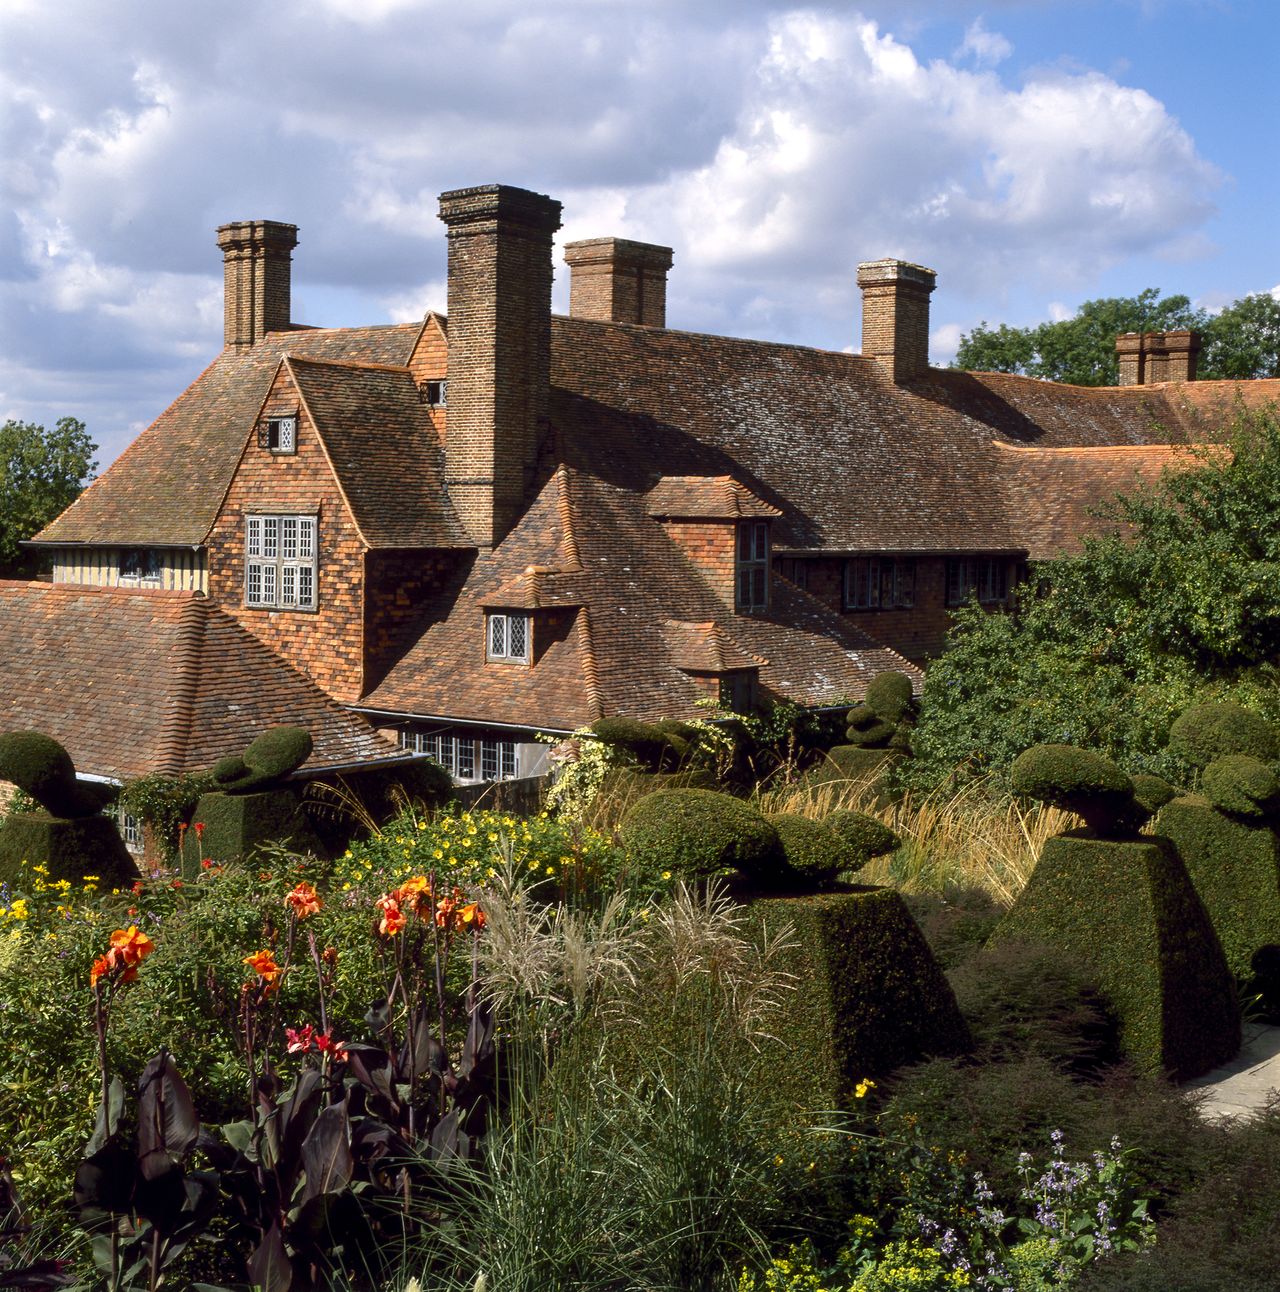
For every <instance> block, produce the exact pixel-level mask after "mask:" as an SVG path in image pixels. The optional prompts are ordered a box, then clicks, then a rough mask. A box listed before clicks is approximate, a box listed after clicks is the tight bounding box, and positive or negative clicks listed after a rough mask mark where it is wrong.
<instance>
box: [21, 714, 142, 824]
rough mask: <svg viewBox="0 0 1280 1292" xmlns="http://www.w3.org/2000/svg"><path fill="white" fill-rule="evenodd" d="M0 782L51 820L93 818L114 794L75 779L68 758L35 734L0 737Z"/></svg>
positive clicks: (57, 746)
mask: <svg viewBox="0 0 1280 1292" xmlns="http://www.w3.org/2000/svg"><path fill="white" fill-rule="evenodd" d="M0 780H2V781H11V782H12V783H13V784H14V785H16V786H17V787H18V788H19V789H20V790H22V791H23V793H25V794H27V795H29V796H30V797H31V798H33V799H35V800H36V802H37V803H39V804H40V806H41V807H42V808H44V810H45V811H46V812H47V813H48V814H49V815H50V816H53V817H62V818H72V817H89V816H96V815H97V814H98V813H99V812H101V811H102V809H103V807H105V806H106V804H108V803H109V802H110V801H111V800H112V799H113V798H115V796H116V794H117V793H118V791H117V789H116V788H115V786H112V785H104V784H102V783H100V782H94V781H78V780H76V769H75V764H74V763H73V762H72V761H71V755H70V754H68V753H67V751H66V750H65V749H64V748H63V747H62V746H61V745H60V744H59V743H58V742H57V741H56V740H54V739H53V738H52V737H51V736H46V735H44V734H43V733H42V732H39V731H10V732H8V733H6V734H5V735H0Z"/></svg>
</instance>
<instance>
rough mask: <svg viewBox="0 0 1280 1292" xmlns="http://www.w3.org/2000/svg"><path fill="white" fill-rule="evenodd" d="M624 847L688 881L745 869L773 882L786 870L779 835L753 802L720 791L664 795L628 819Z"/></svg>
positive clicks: (637, 807)
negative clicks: (774, 877)
mask: <svg viewBox="0 0 1280 1292" xmlns="http://www.w3.org/2000/svg"><path fill="white" fill-rule="evenodd" d="M620 833H621V836H622V843H623V846H624V847H625V848H626V849H627V851H628V853H630V854H631V855H632V856H633V857H634V858H635V859H636V861H637V862H638V863H639V864H641V865H642V866H644V867H646V868H648V869H650V870H652V871H656V872H658V873H662V872H664V871H670V872H671V873H672V874H673V875H676V876H680V877H684V878H700V877H703V876H707V875H714V874H716V873H718V872H720V871H723V870H727V869H732V870H740V871H742V873H743V874H745V875H748V876H750V877H752V878H753V879H759V880H762V881H767V880H768V879H769V878H770V877H771V876H774V875H776V874H777V872H778V870H779V869H780V867H781V866H782V864H783V862H782V848H781V845H780V844H779V841H778V832H777V831H776V830H775V829H774V828H773V826H772V825H770V824H769V822H768V821H767V820H766V819H765V818H764V816H763V815H761V813H760V812H758V811H757V810H756V809H755V808H753V807H752V806H751V805H750V804H749V803H744V802H743V801H742V800H741V799H736V798H734V797H733V795H732V794H720V793H717V792H716V791H715V790H700V789H682V790H660V791H659V792H658V793H656V794H650V795H647V796H646V797H645V798H642V799H641V800H640V801H639V802H638V803H636V804H635V805H634V806H633V807H632V808H631V809H630V810H629V811H628V812H627V815H626V816H625V817H623V819H622V825H621V828H620Z"/></svg>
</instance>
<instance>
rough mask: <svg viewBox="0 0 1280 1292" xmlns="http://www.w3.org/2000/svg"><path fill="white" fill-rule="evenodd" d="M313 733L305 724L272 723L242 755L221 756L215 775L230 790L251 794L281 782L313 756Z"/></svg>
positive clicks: (220, 785) (226, 790)
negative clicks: (296, 725) (295, 725)
mask: <svg viewBox="0 0 1280 1292" xmlns="http://www.w3.org/2000/svg"><path fill="white" fill-rule="evenodd" d="M311 749H312V740H311V733H310V732H309V731H307V730H306V729H305V728H304V727H290V726H282V727H272V728H270V729H269V730H267V731H264V732H263V733H262V735H260V736H258V737H257V738H256V739H255V740H253V741H251V742H250V744H249V747H248V748H247V749H246V750H245V751H244V755H243V757H242V756H240V755H238V754H229V755H228V756H227V757H226V758H220V759H219V760H218V762H217V764H216V765H215V766H214V769H213V779H214V781H215V782H216V783H217V786H218V788H219V789H220V790H222V791H223V792H224V793H227V794H251V793H254V792H256V791H258V790H265V789H270V788H273V787H275V786H276V785H278V784H279V783H280V782H282V781H283V780H284V778H285V777H286V776H288V774H289V773H290V772H292V771H296V770H297V769H298V768H299V767H301V766H302V764H303V763H305V762H306V761H307V759H308V758H310V757H311Z"/></svg>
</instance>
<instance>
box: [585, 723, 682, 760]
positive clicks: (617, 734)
mask: <svg viewBox="0 0 1280 1292" xmlns="http://www.w3.org/2000/svg"><path fill="white" fill-rule="evenodd" d="M591 730H592V732H593V733H594V734H595V736H596V738H597V739H599V740H602V741H603V742H604V743H605V744H607V745H612V746H614V748H616V749H620V750H622V751H623V752H624V753H626V754H629V755H630V756H631V757H632V758H634V759H635V760H636V761H637V762H638V763H639V764H640V765H641V766H642V767H645V768H647V769H648V770H649V771H652V772H656V771H669V770H671V769H672V768H673V767H674V766H675V765H676V764H677V763H679V762H680V761H681V759H683V758H684V757H686V756H687V755H688V753H689V751H690V745H691V740H690V736H689V734H688V732H687V731H686V729H685V726H684V724H682V723H657V722H641V721H640V720H639V719H638V718H621V717H617V718H599V719H597V721H595V722H593V723H592V724H591Z"/></svg>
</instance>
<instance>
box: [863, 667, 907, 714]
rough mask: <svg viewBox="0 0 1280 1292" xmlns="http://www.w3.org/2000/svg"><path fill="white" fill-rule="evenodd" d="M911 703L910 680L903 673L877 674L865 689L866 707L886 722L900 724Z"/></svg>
mask: <svg viewBox="0 0 1280 1292" xmlns="http://www.w3.org/2000/svg"><path fill="white" fill-rule="evenodd" d="M913 702H914V700H913V696H912V690H911V679H910V678H909V677H908V676H907V675H906V674H905V673H896V672H888V673H878V674H877V675H876V676H875V677H873V678H872V679H871V682H870V684H869V685H868V687H867V696H866V703H867V707H868V708H869V709H871V710H872V711H873V712H874V713H875V714H877V715H878V716H879V717H881V718H883V719H884V720H885V721H886V722H895V723H896V722H901V721H902V720H903V718H905V717H906V716H907V714H908V713H909V712H910V710H911V706H912V704H913Z"/></svg>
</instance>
